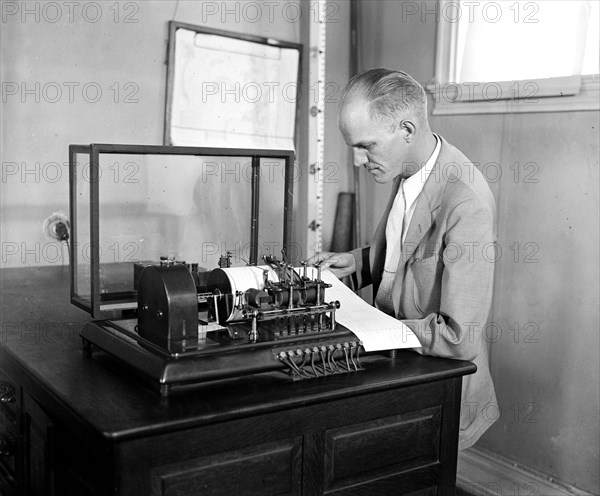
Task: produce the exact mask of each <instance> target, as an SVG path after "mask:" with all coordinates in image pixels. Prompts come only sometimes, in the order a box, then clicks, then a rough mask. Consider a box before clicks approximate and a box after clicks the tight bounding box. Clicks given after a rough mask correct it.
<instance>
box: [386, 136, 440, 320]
mask: <svg viewBox="0 0 600 496" xmlns="http://www.w3.org/2000/svg"><path fill="white" fill-rule="evenodd" d="M441 146H442V147H441V149H440V154H439V156H438V159H437V161H436V163H435V165H434V167H433V170H432V171H431V174H430V175H429V177H428V178H427V181H426V182H425V185H424V186H423V190H422V191H421V193H420V194H419V196H418V197H417V199H416V203H415V210H414V212H413V215H412V218H411V221H410V224H409V226H408V231H407V232H406V238H405V240H404V243H402V255H401V257H400V261H399V262H398V269H397V270H396V278H395V279H394V286H393V287H392V301H393V303H394V314H395V315H396V316H398V315H399V309H400V300H401V296H402V287H403V283H404V272H405V269H406V264H407V263H408V261H409V260H410V259H411V258H412V256H413V255H414V253H415V250H416V249H417V247H418V246H419V244H420V243H421V241H422V240H423V238H424V237H425V235H426V234H427V233H428V232H429V230H430V229H431V226H432V220H433V214H434V212H435V211H436V210H437V209H438V208H439V206H440V204H441V202H442V195H443V193H444V189H445V188H446V184H447V180H446V177H447V176H446V175H445V172H446V171H445V164H446V161H445V160H444V156H445V155H446V153H445V152H446V149H447V143H446V141H445V140H444V139H443V138H442V145H441ZM384 238H385V232H384Z"/></svg>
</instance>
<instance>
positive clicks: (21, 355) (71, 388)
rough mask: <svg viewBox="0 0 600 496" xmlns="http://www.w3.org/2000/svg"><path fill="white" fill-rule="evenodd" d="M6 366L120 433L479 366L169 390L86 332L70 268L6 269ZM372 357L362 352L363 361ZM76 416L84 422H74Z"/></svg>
mask: <svg viewBox="0 0 600 496" xmlns="http://www.w3.org/2000/svg"><path fill="white" fill-rule="evenodd" d="M0 288H1V295H2V296H1V309H2V314H1V315H2V317H1V321H2V327H1V330H0V366H1V367H2V369H3V370H4V371H5V372H6V373H7V374H8V375H9V376H10V377H11V378H12V379H13V380H15V381H17V382H19V383H20V384H21V385H22V386H23V387H24V388H25V389H26V391H28V392H29V394H31V395H32V396H34V397H35V398H37V399H38V401H42V400H43V404H44V406H45V407H46V408H48V409H49V410H50V411H49V413H51V414H53V416H55V417H56V418H65V419H66V418H68V419H69V422H70V425H71V427H73V428H74V429H76V430H80V431H81V434H82V435H85V434H88V435H89V434H90V433H94V434H95V435H100V436H102V437H103V438H105V439H110V440H113V441H118V440H125V439H133V438H138V437H142V436H147V435H150V434H158V433H165V432H171V431H175V430H179V429H185V428H191V427H195V426H200V425H206V424H210V423H213V422H221V421H225V420H231V419H236V418H243V417H247V416H251V415H257V414H260V413H265V412H275V411H278V410H285V409H289V408H295V407H299V406H305V405H311V404H316V403H319V402H323V401H327V400H337V399H342V398H345V397H350V396H355V395H359V394H366V393H372V392H375V391H385V390H389V389H393V388H399V387H404V386H410V385H414V384H423V383H427V382H432V381H436V380H441V379H447V378H452V377H459V376H462V375H466V374H471V373H474V372H475V370H476V367H475V365H473V364H472V363H470V362H463V361H458V360H447V359H440V358H433V357H424V356H421V355H419V354H417V353H414V352H412V351H410V350H403V351H401V352H399V353H398V356H397V358H396V359H395V360H392V359H389V358H386V357H383V356H371V357H365V365H366V368H367V371H365V372H359V373H356V374H341V375H335V376H328V377H323V378H318V379H312V380H306V381H299V382H291V381H290V380H289V379H288V378H287V377H286V376H285V375H284V374H282V373H281V372H271V373H264V374H257V375H252V376H246V377H240V378H236V379H228V380H221V381H218V382H213V383H206V384H203V385H196V386H194V387H193V388H190V389H187V390H182V391H179V392H175V393H173V394H172V395H170V396H169V397H161V396H160V395H159V394H158V393H157V392H156V391H155V390H152V389H150V388H149V387H147V386H145V385H144V382H143V381H141V380H140V378H139V377H137V376H134V375H133V374H132V373H131V372H130V370H129V369H128V368H126V367H124V366H123V365H122V364H121V363H119V362H118V361H117V360H115V359H113V358H112V357H110V356H108V355H107V354H105V353H103V352H99V351H98V352H94V353H93V355H92V356H89V355H88V354H87V353H85V352H84V351H83V349H82V344H81V339H80V337H79V332H80V330H81V328H82V327H83V325H84V324H85V323H86V322H88V321H89V320H90V317H89V315H88V314H87V313H85V312H83V311H82V310H80V309H78V308H77V307H75V306H73V305H71V303H70V301H69V269H68V267H64V266H62V267H30V268H21V269H1V270H0ZM361 361H362V360H361ZM73 422H75V423H76V425H73Z"/></svg>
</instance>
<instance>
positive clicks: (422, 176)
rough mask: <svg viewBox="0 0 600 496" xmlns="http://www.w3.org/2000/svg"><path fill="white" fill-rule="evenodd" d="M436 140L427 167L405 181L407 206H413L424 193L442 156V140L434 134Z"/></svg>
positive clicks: (426, 163)
mask: <svg viewBox="0 0 600 496" xmlns="http://www.w3.org/2000/svg"><path fill="white" fill-rule="evenodd" d="M433 136H434V137H435V139H436V144H435V148H434V150H433V153H432V154H431V157H429V160H427V162H425V165H424V166H423V167H421V169H419V170H418V171H417V172H416V173H414V174H413V175H412V176H410V177H409V178H407V179H405V180H404V184H403V185H402V187H403V189H404V198H405V199H406V205H407V206H409V205H411V204H412V203H413V202H414V201H415V200H416V199H417V196H419V193H421V191H423V186H425V182H426V181H427V178H428V177H429V174H431V171H432V170H433V167H434V166H435V163H436V161H437V159H438V156H439V154H440V149H441V148H442V140H441V139H440V137H439V136H438V135H437V134H435V133H434V134H433Z"/></svg>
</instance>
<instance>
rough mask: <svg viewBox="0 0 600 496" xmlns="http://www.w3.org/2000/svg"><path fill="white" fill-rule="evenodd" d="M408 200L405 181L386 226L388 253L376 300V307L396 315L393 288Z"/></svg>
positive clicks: (401, 184)
mask: <svg viewBox="0 0 600 496" xmlns="http://www.w3.org/2000/svg"><path fill="white" fill-rule="evenodd" d="M405 210H406V200H405V198H404V180H402V181H401V182H400V186H399V187H398V192H397V193H396V197H395V198H394V203H393V205H392V208H391V210H390V214H389V216H388V220H387V224H386V226H385V239H386V245H387V248H386V253H385V265H384V269H383V274H382V277H381V284H380V286H379V290H378V291H377V297H376V298H375V306H376V307H377V308H378V309H379V310H381V311H382V312H385V313H388V314H390V315H394V302H393V301H392V286H393V285H394V279H395V277H396V270H397V269H398V263H399V262H400V257H401V255H402V232H403V228H404V212H405Z"/></svg>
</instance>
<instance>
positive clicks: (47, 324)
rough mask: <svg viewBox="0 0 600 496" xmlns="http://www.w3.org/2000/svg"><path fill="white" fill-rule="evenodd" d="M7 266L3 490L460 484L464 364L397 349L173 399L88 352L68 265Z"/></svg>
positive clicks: (425, 491)
mask: <svg viewBox="0 0 600 496" xmlns="http://www.w3.org/2000/svg"><path fill="white" fill-rule="evenodd" d="M0 277H1V285H2V328H1V332H2V334H1V335H0V369H1V370H2V374H3V377H1V378H0V380H1V381H3V382H4V383H9V384H10V388H12V390H13V392H14V395H13V396H14V401H12V402H10V395H9V398H8V400H7V401H4V402H3V403H2V409H3V412H4V416H3V417H2V418H4V420H3V421H2V423H1V424H0V429H1V431H2V432H1V434H2V436H3V438H5V439H7V444H12V445H13V446H14V447H15V448H16V452H15V453H14V454H13V455H12V456H10V455H9V456H4V457H2V460H1V461H0V468H1V470H0V491H3V492H2V494H7V495H8V494H11V492H13V493H14V492H16V491H17V489H18V490H19V491H20V494H27V495H30V494H31V495H37V494H55V495H57V496H64V495H77V496H82V495H92V494H94V495H114V494H119V495H128V496H129V495H134V496H146V495H169V496H184V495H185V496H187V495H192V494H202V495H220V496H233V495H235V496H250V495H257V496H259V495H260V496H264V495H284V494H290V495H300V494H302V495H320V494H332V495H344V496H350V495H356V496H358V495H361V496H364V495H378V496H380V495H387V494H389V495H399V494H411V495H432V494H438V495H448V494H454V486H455V477H456V454H457V441H458V422H459V407H460V391H461V382H462V375H465V374H470V373H473V372H474V371H475V366H474V365H473V364H471V363H469V362H461V361H454V360H442V359H435V358H430V357H422V356H420V355H418V354H416V353H413V352H410V351H404V352H401V353H398V357H397V358H396V359H395V360H391V359H388V358H385V357H379V356H374V357H368V358H367V361H366V364H365V365H366V368H367V371H365V372H359V373H356V374H346V375H342V376H330V377H325V378H321V379H314V380H310V381H301V382H297V383H291V382H289V381H288V379H287V378H286V377H285V376H284V375H283V374H281V373H268V374H260V375H255V376H249V377H243V378H239V379H235V380H228V381H222V382H218V383H212V384H205V385H202V386H198V387H195V388H193V389H190V390H187V391H181V392H178V393H175V394H173V395H172V396H170V397H168V398H164V397H161V396H160V395H159V394H157V393H156V392H155V391H152V390H150V389H148V388H147V387H145V386H144V385H143V383H142V382H140V381H139V379H138V378H136V377H133V376H132V374H131V373H130V372H129V370H128V369H127V368H126V367H124V366H122V365H121V364H119V363H117V362H116V361H115V360H114V359H112V358H111V357H109V356H108V355H106V354H104V353H101V352H99V353H95V354H94V355H93V356H92V357H89V356H88V355H86V353H84V352H83V351H82V347H81V342H80V339H79V336H78V333H79V330H80V329H81V326H82V325H83V324H84V323H85V322H86V321H88V320H89V317H88V316H87V314H85V313H84V312H82V311H81V310H79V309H77V308H75V307H73V306H71V305H70V303H69V300H68V269H67V268H61V267H46V268H27V269H3V270H1V271H0ZM14 424H16V425H14ZM8 451H10V450H8ZM9 491H10V492H9Z"/></svg>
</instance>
